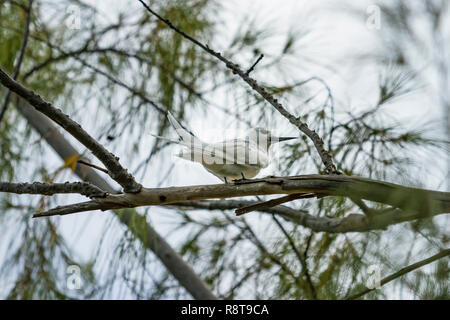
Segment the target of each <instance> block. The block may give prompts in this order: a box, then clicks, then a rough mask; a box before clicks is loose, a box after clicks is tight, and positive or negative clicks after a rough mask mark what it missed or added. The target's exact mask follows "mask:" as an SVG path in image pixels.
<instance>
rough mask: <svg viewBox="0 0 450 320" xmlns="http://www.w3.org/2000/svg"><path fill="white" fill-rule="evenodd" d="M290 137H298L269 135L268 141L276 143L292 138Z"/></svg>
mask: <svg viewBox="0 0 450 320" xmlns="http://www.w3.org/2000/svg"><path fill="white" fill-rule="evenodd" d="M292 139H298V137H271V138H270V142H271V143H277V142H282V141H287V140H292Z"/></svg>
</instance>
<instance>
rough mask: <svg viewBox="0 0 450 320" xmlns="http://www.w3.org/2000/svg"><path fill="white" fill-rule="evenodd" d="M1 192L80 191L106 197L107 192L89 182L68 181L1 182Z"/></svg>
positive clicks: (41, 192) (92, 196)
mask: <svg viewBox="0 0 450 320" xmlns="http://www.w3.org/2000/svg"><path fill="white" fill-rule="evenodd" d="M0 192H10V193H18V194H24V193H26V194H41V195H46V196H51V195H54V194H58V193H78V194H81V195H83V196H86V197H90V198H94V197H105V196H106V192H105V191H103V190H101V189H100V188H98V187H96V186H94V185H93V184H90V183H88V182H66V183H41V182H33V183H9V182H0Z"/></svg>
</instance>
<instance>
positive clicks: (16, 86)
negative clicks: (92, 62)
mask: <svg viewBox="0 0 450 320" xmlns="http://www.w3.org/2000/svg"><path fill="white" fill-rule="evenodd" d="M0 82H1V83H2V84H3V85H4V86H5V87H7V88H8V89H10V90H11V91H13V92H14V93H16V94H17V95H19V96H20V97H22V98H24V99H25V100H26V101H28V102H29V103H30V104H31V105H32V106H33V107H34V108H36V110H38V111H40V112H42V113H43V114H45V115H46V116H47V117H49V118H50V119H52V120H53V121H55V122H56V123H57V124H59V125H60V126H61V127H63V128H64V129H65V130H66V131H67V132H69V133H70V134H71V135H72V136H73V137H74V138H76V139H77V140H78V141H79V142H81V143H82V144H83V145H84V146H85V147H86V148H88V149H89V150H91V151H92V153H93V154H94V155H95V156H96V157H97V158H98V159H99V160H100V161H101V162H102V163H103V164H104V165H105V167H106V168H107V169H108V172H109V175H110V176H111V178H113V179H114V180H115V181H116V182H117V183H119V184H120V185H121V186H122V187H123V188H124V191H125V192H130V193H136V192H139V191H140V189H141V188H142V186H141V185H140V184H139V183H137V182H136V181H135V180H134V178H133V176H132V175H131V174H129V173H128V171H127V170H126V169H125V168H123V167H122V165H121V164H120V162H119V158H118V157H116V156H115V155H113V154H112V153H110V152H109V151H108V150H106V149H105V147H103V146H102V145H101V144H100V143H99V142H97V141H96V140H95V139H94V138H92V137H91V136H90V135H89V134H88V133H87V132H86V131H84V129H83V128H82V127H81V126H80V125H79V124H78V123H76V122H75V121H73V120H72V119H70V118H69V116H67V115H66V114H64V113H63V112H62V111H61V110H60V109H56V108H55V107H53V106H52V105H51V104H50V103H48V102H46V101H44V100H43V99H42V98H41V97H40V96H38V95H37V94H35V93H34V92H33V91H31V90H29V89H27V88H25V87H24V86H22V85H21V84H20V83H18V82H17V81H15V80H14V79H12V78H11V77H9V76H8V74H7V73H5V72H4V71H3V70H2V69H1V68H0Z"/></svg>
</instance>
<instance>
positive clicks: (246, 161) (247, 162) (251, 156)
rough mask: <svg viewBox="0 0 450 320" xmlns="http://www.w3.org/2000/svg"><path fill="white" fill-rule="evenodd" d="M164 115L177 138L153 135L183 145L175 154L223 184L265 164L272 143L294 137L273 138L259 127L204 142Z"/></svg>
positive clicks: (253, 174)
mask: <svg viewBox="0 0 450 320" xmlns="http://www.w3.org/2000/svg"><path fill="white" fill-rule="evenodd" d="M167 118H168V119H169V122H170V123H171V124H172V126H173V127H174V128H175V131H176V132H177V135H178V141H177V140H172V139H169V138H165V137H161V136H157V135H153V136H154V137H156V138H159V139H164V140H167V141H170V142H173V143H176V144H179V145H182V146H183V147H185V150H183V151H181V152H180V153H179V154H177V156H178V157H180V158H182V159H186V160H190V161H193V162H198V163H201V164H202V165H203V167H204V168H205V169H206V170H208V171H209V172H210V173H212V174H213V175H215V176H216V177H218V178H219V179H220V180H222V181H224V182H225V183H229V182H231V181H232V180H239V179H248V178H253V177H254V176H256V175H257V174H258V173H259V171H260V170H261V169H263V168H266V167H267V166H268V165H269V148H270V146H271V145H272V144H273V143H277V142H280V141H286V140H291V139H296V137H274V136H272V135H271V134H270V132H269V131H268V130H266V129H263V128H256V129H252V130H251V132H250V133H249V135H248V137H247V138H246V139H233V140H225V141H222V142H217V143H205V142H203V141H201V140H200V139H198V138H197V137H196V136H194V135H193V134H192V133H191V132H189V131H188V130H186V129H185V128H184V127H183V126H182V125H181V124H180V123H179V122H178V121H177V120H176V119H175V118H174V117H173V116H172V114H171V113H170V112H168V113H167Z"/></svg>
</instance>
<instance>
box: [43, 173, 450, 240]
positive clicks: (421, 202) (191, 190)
mask: <svg viewBox="0 0 450 320" xmlns="http://www.w3.org/2000/svg"><path fill="white" fill-rule="evenodd" d="M298 193H314V194H318V195H321V196H344V197H354V196H356V197H358V198H361V199H366V200H369V201H375V202H380V203H384V204H388V205H390V206H393V207H396V208H399V209H392V210H390V211H385V212H382V213H380V214H377V215H375V216H374V217H372V218H371V219H370V222H369V221H368V219H367V218H366V217H365V215H361V214H352V215H349V216H347V217H345V218H324V217H322V218H318V217H313V216H310V215H307V214H299V212H297V211H296V210H293V209H289V208H286V209H285V211H289V210H292V211H293V212H291V211H290V212H289V213H287V212H285V215H288V216H289V215H290V216H291V217H290V218H291V220H294V221H296V222H298V223H299V224H302V225H308V227H310V228H311V229H312V230H316V231H327V232H350V231H367V230H373V229H379V228H385V227H386V226H389V225H391V224H395V223H399V222H403V221H410V220H414V219H419V218H425V217H431V216H434V215H437V214H442V213H449V212H450V193H448V192H438V191H430V190H425V189H417V188H409V187H404V186H400V185H396V184H392V183H386V182H381V181H376V180H370V179H364V178H359V177H348V176H342V175H341V176H330V175H304V176H294V177H283V178H281V177H272V178H266V179H255V180H245V181H243V182H239V184H235V185H232V184H216V185H202V186H188V187H169V188H152V189H149V188H143V189H142V190H141V192H140V193H139V194H118V195H108V196H106V197H105V198H102V199H94V200H93V201H91V202H90V205H91V206H92V208H95V209H97V208H99V207H98V204H100V205H101V206H100V208H101V209H102V210H105V209H116V208H127V207H138V206H149V205H168V204H175V203H179V202H182V203H183V202H184V203H185V202H186V201H193V200H205V199H219V198H222V199H223V198H233V197H242V196H255V195H268V194H298ZM69 207H70V206H69ZM90 208H91V207H89V206H84V207H83V209H84V210H81V211H88V210H90ZM276 208H279V206H278V207H276ZM60 209H61V210H63V211H62V212H64V213H66V212H69V211H70V213H73V212H75V211H74V210H75V209H71V208H60ZM271 209H274V210H271ZM263 210H264V212H270V213H272V212H275V213H276V209H275V208H265V209H263ZM81 211H78V212H81ZM53 213H55V212H54V211H53ZM56 214H60V213H59V212H58V211H56ZM42 215H45V216H48V215H49V214H48V213H41V214H37V215H36V216H42Z"/></svg>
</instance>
